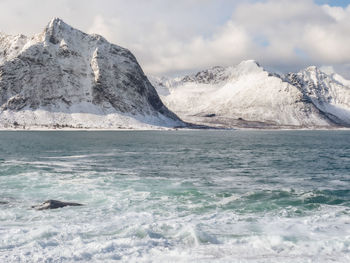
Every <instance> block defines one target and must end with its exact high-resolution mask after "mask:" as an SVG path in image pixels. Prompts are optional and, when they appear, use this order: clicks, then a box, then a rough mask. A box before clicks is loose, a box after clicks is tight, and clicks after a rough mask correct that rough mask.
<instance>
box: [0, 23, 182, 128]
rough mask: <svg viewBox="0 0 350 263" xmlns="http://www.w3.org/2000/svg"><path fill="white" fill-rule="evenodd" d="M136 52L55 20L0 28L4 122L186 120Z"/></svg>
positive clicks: (125, 124)
mask: <svg viewBox="0 0 350 263" xmlns="http://www.w3.org/2000/svg"><path fill="white" fill-rule="evenodd" d="M184 125H185V124H184V123H183V122H182V121H181V120H180V119H179V118H178V117H177V116H176V115H175V114H173V113H172V112H171V111H169V110H168V109H167V108H166V107H165V106H164V105H163V103H162V102H161V100H160V98H159V96H158V94H157V92H156V91H155V89H154V87H153V86H152V85H151V84H150V82H149V81H148V79H147V77H146V76H145V75H144V73H143V71H142V69H141V67H140V66H139V64H138V63H137V61H136V59H135V57H134V56H133V55H132V54H131V53H130V52H129V51H128V50H127V49H124V48H122V47H119V46H116V45H113V44H110V43H109V42H107V41H106V40H105V39H104V38H103V37H102V36H99V35H88V34H85V33H83V32H81V31H79V30H77V29H74V28H72V27H71V26H69V25H67V24H66V23H64V22H63V21H62V20H60V19H58V18H56V19H53V20H52V21H51V22H50V23H49V24H48V26H47V27H46V28H45V30H44V31H43V32H42V33H41V34H38V35H35V36H33V37H26V36H23V35H17V36H8V35H4V34H0V128H96V129H118V128H142V129H151V128H156V127H174V126H184Z"/></svg>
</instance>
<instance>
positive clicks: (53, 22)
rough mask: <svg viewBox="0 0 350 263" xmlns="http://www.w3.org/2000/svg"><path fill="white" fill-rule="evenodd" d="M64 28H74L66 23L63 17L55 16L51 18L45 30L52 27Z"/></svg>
mask: <svg viewBox="0 0 350 263" xmlns="http://www.w3.org/2000/svg"><path fill="white" fill-rule="evenodd" d="M63 28H72V27H71V26H69V25H68V24H66V23H65V22H64V21H63V20H62V19H61V18H59V17H55V18H53V19H51V21H50V22H49V23H48V25H47V26H46V28H45V31H48V30H50V29H63Z"/></svg>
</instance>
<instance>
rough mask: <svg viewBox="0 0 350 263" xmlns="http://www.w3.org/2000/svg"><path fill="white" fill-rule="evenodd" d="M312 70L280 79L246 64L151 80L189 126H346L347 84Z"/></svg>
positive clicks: (162, 96) (169, 105)
mask: <svg viewBox="0 0 350 263" xmlns="http://www.w3.org/2000/svg"><path fill="white" fill-rule="evenodd" d="M307 72H308V73H307ZM315 72H316V73H315ZM315 72H312V71H311V70H310V69H309V70H306V71H304V72H301V73H298V74H289V75H286V76H279V75H278V74H271V73H269V72H267V71H265V70H264V69H263V68H262V67H260V65H259V64H258V63H257V62H255V61H251V60H250V61H243V62H242V63H240V64H239V65H238V66H236V67H228V68H222V67H215V68H212V69H209V70H205V71H202V72H199V73H197V74H196V75H193V76H187V77H184V78H178V79H176V80H165V79H156V78H152V79H151V81H152V82H153V83H154V85H155V86H156V88H157V90H159V91H161V92H160V96H161V98H162V100H163V102H164V103H165V104H166V105H167V106H168V107H169V108H170V109H171V110H173V111H174V112H175V113H176V114H178V115H179V116H180V117H181V118H183V119H184V120H185V121H189V122H194V123H198V124H206V125H216V126H220V127H255V128H262V127H265V128H266V127H271V128H275V127H285V128H294V127H297V128H300V127H306V128H313V127H333V126H349V125H350V120H349V119H348V118H349V116H350V114H349V112H348V105H349V99H350V92H349V87H347V86H345V84H346V81H345V80H344V81H345V82H344V81H343V80H342V81H343V82H341V81H340V80H339V77H337V78H338V80H336V78H335V77H329V76H327V75H326V74H324V73H322V72H320V71H319V70H317V69H315ZM296 83H299V84H300V85H296ZM311 83H314V85H311ZM317 87H318V88H317ZM326 93H327V94H328V95H327V96H326V95H325V94H326Z"/></svg>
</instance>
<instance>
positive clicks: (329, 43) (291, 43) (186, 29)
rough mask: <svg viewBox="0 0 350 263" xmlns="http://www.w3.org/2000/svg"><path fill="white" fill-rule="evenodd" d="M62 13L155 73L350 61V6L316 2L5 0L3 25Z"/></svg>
mask: <svg viewBox="0 0 350 263" xmlns="http://www.w3.org/2000/svg"><path fill="white" fill-rule="evenodd" d="M55 16H59V17H62V18H63V19H64V20H66V22H67V23H70V24H72V25H73V26H76V27H78V28H79V29H82V30H84V31H88V32H90V33H92V32H94V33H98V34H101V35H103V36H105V37H106V38H107V39H108V40H110V41H112V42H114V43H116V44H118V45H121V46H124V47H126V48H129V49H130V50H131V51H132V52H134V53H135V55H136V57H137V58H138V60H139V61H140V63H141V65H142V66H143V68H144V69H145V72H146V73H148V74H170V73H174V72H183V71H193V70H197V69H201V68H206V67H210V66H214V65H233V64H237V63H239V62H240V61H241V60H244V59H256V60H258V61H260V62H261V64H263V65H264V66H266V67H268V68H272V69H276V70H282V71H283V70H298V69H300V68H302V67H304V66H308V65H311V64H316V65H320V66H321V65H333V66H334V67H335V68H336V69H343V71H344V72H346V69H348V66H346V65H348V64H349V62H350V34H349V30H350V6H349V7H348V8H341V7H330V6H328V5H324V6H319V5H316V4H315V3H314V2H313V1H312V0H264V1H262V0H261V1H258V0H244V1H234V0H232V1H227V0H190V1H189V0H177V1H173V0H167V1H165V0H147V1H144V0H129V1H123V0H91V1H89V2H88V4H87V2H86V1H83V0H75V1H71V0H56V1H53V0H22V1H10V0H0V30H2V31H5V32H8V33H19V32H24V33H28V32H29V33H33V32H39V31H40V30H41V28H43V27H44V26H45V24H46V23H47V22H48V21H49V20H50V18H52V17H55ZM342 65H343V66H342ZM349 75H350V73H349Z"/></svg>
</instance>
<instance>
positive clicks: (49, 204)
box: [32, 200, 82, 210]
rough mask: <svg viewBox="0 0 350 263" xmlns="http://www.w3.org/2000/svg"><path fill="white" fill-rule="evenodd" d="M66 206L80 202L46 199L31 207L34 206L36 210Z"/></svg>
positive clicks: (76, 204) (77, 204)
mask: <svg viewBox="0 0 350 263" xmlns="http://www.w3.org/2000/svg"><path fill="white" fill-rule="evenodd" d="M66 206H82V204H79V203H71V202H62V201H57V200H47V201H45V202H44V203H42V204H40V205H35V206H32V208H35V209H36V210H48V209H57V208H62V207H66Z"/></svg>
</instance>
